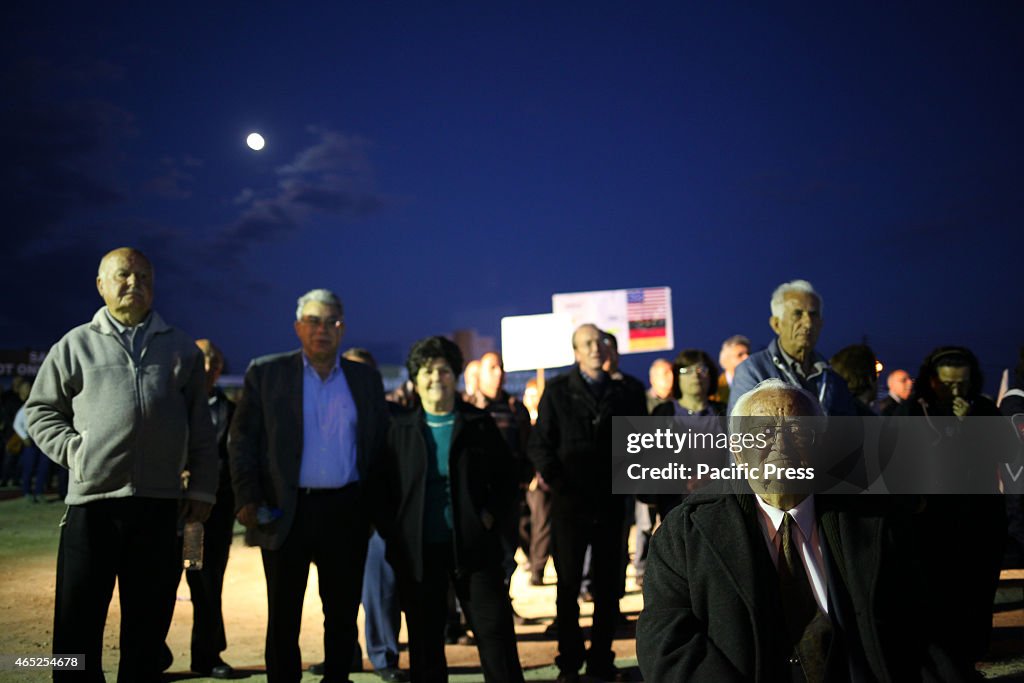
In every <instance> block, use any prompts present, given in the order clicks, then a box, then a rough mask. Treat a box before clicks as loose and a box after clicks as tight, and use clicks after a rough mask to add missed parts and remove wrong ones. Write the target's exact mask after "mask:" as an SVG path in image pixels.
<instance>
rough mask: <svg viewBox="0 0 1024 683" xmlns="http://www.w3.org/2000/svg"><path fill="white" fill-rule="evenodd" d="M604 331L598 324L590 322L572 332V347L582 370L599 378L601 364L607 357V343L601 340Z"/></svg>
mask: <svg viewBox="0 0 1024 683" xmlns="http://www.w3.org/2000/svg"><path fill="white" fill-rule="evenodd" d="M601 337H602V333H601V330H600V329H599V328H598V327H597V325H591V324H589V323H587V324H585V325H580V326H579V327H577V328H576V331H575V332H573V333H572V348H573V351H574V353H575V355H576V362H577V363H578V364H579V366H580V372H583V373H586V374H587V375H589V376H590V377H594V378H597V377H599V376H600V375H601V372H602V370H601V366H602V365H603V364H604V360H605V358H606V357H607V351H606V349H605V345H604V344H603V343H602V341H601Z"/></svg>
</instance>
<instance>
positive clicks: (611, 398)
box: [529, 366, 647, 515]
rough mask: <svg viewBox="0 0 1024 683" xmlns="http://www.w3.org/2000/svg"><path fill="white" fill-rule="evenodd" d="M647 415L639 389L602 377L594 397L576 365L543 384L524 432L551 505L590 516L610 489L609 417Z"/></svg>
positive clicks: (610, 422) (603, 504)
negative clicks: (528, 429)
mask: <svg viewBox="0 0 1024 683" xmlns="http://www.w3.org/2000/svg"><path fill="white" fill-rule="evenodd" d="M644 415H647V401H646V399H645V397H644V394H643V392H640V393H637V392H636V391H635V390H633V389H632V388H631V387H630V386H629V385H628V384H627V383H625V382H623V381H622V380H611V379H609V380H607V383H606V385H605V387H604V392H603V393H602V394H601V396H600V398H597V397H595V396H594V394H593V392H591V391H590V388H589V387H588V386H587V384H586V382H584V381H583V377H581V376H580V372H579V368H578V366H574V367H573V368H572V369H571V370H569V372H567V373H565V374H562V375H559V376H558V377H555V378H554V379H553V380H551V381H550V382H548V384H547V386H546V387H545V388H544V395H543V396H542V397H541V399H540V406H539V407H538V409H537V424H535V425H534V427H533V430H532V431H531V432H530V447H529V453H530V459H531V460H532V461H533V464H534V466H535V467H536V468H537V471H538V472H540V475H541V476H542V477H543V478H544V481H545V482H546V483H547V484H548V486H550V487H551V488H552V490H554V492H555V494H556V495H555V497H554V501H553V502H554V504H555V505H557V506H559V507H560V508H562V509H566V508H568V509H571V510H573V511H575V512H577V513H581V514H584V515H592V514H593V513H595V512H596V511H597V510H599V509H601V507H603V506H605V505H607V504H608V496H610V495H611V491H612V418H613V417H614V416H644Z"/></svg>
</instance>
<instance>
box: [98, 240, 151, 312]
mask: <svg viewBox="0 0 1024 683" xmlns="http://www.w3.org/2000/svg"><path fill="white" fill-rule="evenodd" d="M96 289H97V291H99V293H100V296H101V297H102V298H103V302H104V303H105V304H106V305H107V309H108V310H109V311H110V314H111V315H112V316H113V317H114V318H115V319H116V320H117V321H118V322H120V323H121V324H122V325H126V326H128V327H132V326H135V325H138V324H139V323H140V322H142V321H143V320H144V319H145V317H146V316H147V315H149V310H150V308H151V307H152V306H153V266H152V264H151V263H150V262H149V259H148V258H146V256H145V255H144V254H143V253H142V252H141V251H139V250H137V249H132V248H131V247H121V248H119V249H114V250H113V251H110V252H108V253H107V254H106V255H105V256H104V257H103V258H102V259H101V260H100V267H99V272H98V274H97V275H96Z"/></svg>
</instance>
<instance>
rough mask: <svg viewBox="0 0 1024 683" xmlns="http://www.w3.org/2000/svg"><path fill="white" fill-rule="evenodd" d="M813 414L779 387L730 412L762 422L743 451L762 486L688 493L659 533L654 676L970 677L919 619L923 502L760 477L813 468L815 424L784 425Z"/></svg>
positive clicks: (647, 598)
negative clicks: (916, 527) (831, 492)
mask: <svg viewBox="0 0 1024 683" xmlns="http://www.w3.org/2000/svg"><path fill="white" fill-rule="evenodd" d="M816 414H817V415H820V409H819V408H818V407H817V402H816V401H815V400H814V397H813V396H812V395H810V394H809V393H808V392H806V391H804V390H803V389H800V388H797V387H793V386H791V385H787V384H786V383H784V382H782V381H781V380H777V379H773V380H767V381H765V382H763V383H762V384H760V385H758V386H757V387H755V388H754V389H753V390H751V391H750V392H749V393H748V394H747V395H746V396H744V397H741V398H740V400H738V401H737V403H736V408H735V410H734V415H736V416H755V417H757V418H758V419H761V420H762V422H761V423H760V424H759V425H757V426H756V431H755V429H754V428H752V425H751V423H749V422H748V423H746V425H745V428H742V431H743V432H744V433H749V434H755V433H762V434H764V435H766V439H765V440H764V442H763V443H762V444H761V445H762V448H761V449H760V450H758V449H757V448H756V447H755V448H754V449H748V450H746V451H744V452H743V453H741V454H738V455H737V461H738V462H739V463H746V464H748V465H749V466H751V467H754V466H758V465H760V466H762V467H761V471H759V473H758V474H759V475H760V476H761V478H760V479H755V478H753V477H751V478H748V479H745V480H744V479H740V480H734V481H733V482H731V484H730V485H728V486H725V487H722V489H720V490H719V491H718V492H717V493H716V492H706V491H707V490H706V489H705V491H702V492H700V493H697V494H694V495H691V496H689V497H688V498H687V499H686V500H685V501H684V502H683V504H682V505H680V506H679V507H678V508H676V509H675V510H673V512H672V513H671V514H669V515H668V517H667V519H666V520H665V522H664V524H663V525H662V526H661V528H660V529H659V530H658V531H657V533H655V535H654V537H653V539H652V543H651V550H650V556H649V557H648V561H647V572H646V575H645V581H644V611H643V613H641V615H640V619H639V623H638V627H637V639H636V642H637V658H638V660H639V664H640V668H641V670H642V671H643V674H644V678H645V679H646V680H650V681H682V680H685V681H716V682H720V681H789V680H793V681H798V680H807V681H823V680H828V681H832V680H852V681H874V680H878V681H913V680H967V679H968V678H969V677H970V673H971V672H969V671H965V670H957V668H956V667H955V666H954V665H953V664H952V663H951V660H950V659H949V657H948V655H947V653H946V652H944V651H943V650H942V648H940V647H938V646H937V645H935V644H934V639H933V638H931V637H930V635H929V629H928V625H927V624H926V623H924V622H923V620H922V619H921V616H922V615H923V614H925V610H924V607H925V601H924V600H923V598H922V596H921V594H920V592H919V590H918V588H919V586H920V584H921V582H920V580H919V579H920V568H919V566H918V564H917V562H916V558H917V557H918V554H917V552H916V549H915V544H914V541H913V539H914V537H913V535H912V533H911V522H912V517H913V515H914V513H915V512H916V508H915V507H914V505H912V504H908V501H905V500H903V499H898V500H897V499H894V498H890V497H887V496H857V497H854V496H827V495H813V492H812V491H813V489H812V488H811V487H797V486H796V485H793V484H791V483H788V482H786V481H784V480H777V479H776V480H766V479H764V478H763V474H762V472H763V469H764V468H763V464H764V463H765V462H768V461H770V462H772V463H775V464H777V465H779V466H794V467H799V466H813V452H814V449H813V443H814V436H813V429H814V427H813V426H812V425H807V424H806V423H804V422H792V421H790V420H788V419H787V418H790V417H793V416H813V415H816ZM736 419H737V418H736V417H734V418H733V422H732V423H731V426H732V427H733V428H734V431H735V427H736V426H737V422H736ZM740 419H747V418H740ZM766 419H767V421H768V423H767V424H766V423H765V422H764V420H766ZM741 424H742V423H741ZM787 548H788V549H787ZM801 601H802V602H804V605H805V606H806V609H799V610H795V609H794V608H795V607H797V606H798V605H797V603H798V602H801Z"/></svg>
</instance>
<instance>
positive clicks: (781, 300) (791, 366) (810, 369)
mask: <svg viewBox="0 0 1024 683" xmlns="http://www.w3.org/2000/svg"><path fill="white" fill-rule="evenodd" d="M771 309H772V315H771V318H769V319H768V324H769V325H770V326H771V328H772V331H773V332H775V334H776V338H775V339H773V340H772V342H771V343H770V344H769V345H768V348H766V349H764V350H762V351H758V352H757V353H754V354H751V355H750V357H749V358H747V360H745V361H744V362H743V363H740V364H739V365H738V366H737V367H736V374H735V376H734V377H733V381H732V388H731V391H730V398H729V414H732V411H733V408H734V406H735V403H736V398H737V397H739V396H742V395H743V394H745V393H746V392H748V391H750V390H751V389H753V388H754V387H755V386H756V385H757V384H758V383H759V382H761V381H763V380H766V379H770V378H772V377H774V378H777V379H781V380H783V381H785V382H787V383H789V384H792V385H793V386H796V387H801V388H803V389H806V390H807V391H808V392H810V393H811V394H813V395H814V396H815V397H816V398H817V399H818V403H820V404H821V409H822V411H824V413H825V414H826V415H856V414H857V413H856V407H855V406H854V402H853V397H852V396H851V395H850V390H849V389H848V388H847V386H846V382H845V381H843V378H842V377H840V376H839V375H837V374H836V373H835V372H833V371H832V369H831V368H830V367H829V365H828V361H827V360H826V359H825V357H824V356H822V355H821V354H820V353H818V352H817V351H815V348H814V347H815V345H816V344H817V343H818V335H819V334H821V326H822V322H823V319H822V311H823V309H824V302H823V301H822V298H821V295H820V294H818V292H816V291H815V290H814V287H813V286H812V285H811V283H810V282H808V281H807V280H793V281H791V282H784V283H783V284H781V285H779V286H778V287H776V288H775V291H774V292H773V293H772V301H771Z"/></svg>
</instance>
